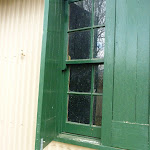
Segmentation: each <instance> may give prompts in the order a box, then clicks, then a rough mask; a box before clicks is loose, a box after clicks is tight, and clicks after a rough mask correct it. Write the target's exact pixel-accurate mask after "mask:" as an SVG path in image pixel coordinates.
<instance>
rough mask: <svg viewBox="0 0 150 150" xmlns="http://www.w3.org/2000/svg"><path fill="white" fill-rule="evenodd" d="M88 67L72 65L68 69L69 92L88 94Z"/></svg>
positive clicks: (89, 77)
mask: <svg viewBox="0 0 150 150" xmlns="http://www.w3.org/2000/svg"><path fill="white" fill-rule="evenodd" d="M91 71H92V66H90V65H73V66H71V67H70V84H69V90H70V91H73V92H90V90H91Z"/></svg>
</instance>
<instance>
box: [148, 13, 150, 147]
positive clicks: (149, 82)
mask: <svg viewBox="0 0 150 150" xmlns="http://www.w3.org/2000/svg"><path fill="white" fill-rule="evenodd" d="M149 64H150V14H149ZM148 134H149V149H150V67H149V132H148Z"/></svg>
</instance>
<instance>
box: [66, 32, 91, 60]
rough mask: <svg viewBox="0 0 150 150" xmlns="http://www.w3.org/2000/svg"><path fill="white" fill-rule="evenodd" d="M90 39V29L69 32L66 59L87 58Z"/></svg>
mask: <svg viewBox="0 0 150 150" xmlns="http://www.w3.org/2000/svg"><path fill="white" fill-rule="evenodd" d="M90 39H91V35H90V31H82V32H73V33H70V34H69V56H68V59H69V60H71V59H88V58H89V55H90V45H91V44H90V41H91V40H90Z"/></svg>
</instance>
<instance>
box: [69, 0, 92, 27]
mask: <svg viewBox="0 0 150 150" xmlns="http://www.w3.org/2000/svg"><path fill="white" fill-rule="evenodd" d="M91 16H92V0H83V1H79V2H74V3H71V4H70V16H69V17H70V21H69V29H77V28H83V27H89V26H91Z"/></svg>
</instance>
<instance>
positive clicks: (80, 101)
mask: <svg viewBox="0 0 150 150" xmlns="http://www.w3.org/2000/svg"><path fill="white" fill-rule="evenodd" d="M90 101H91V97H90V96H84V95H69V103H68V121H71V122H77V123H83V124H89V122H90Z"/></svg>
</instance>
